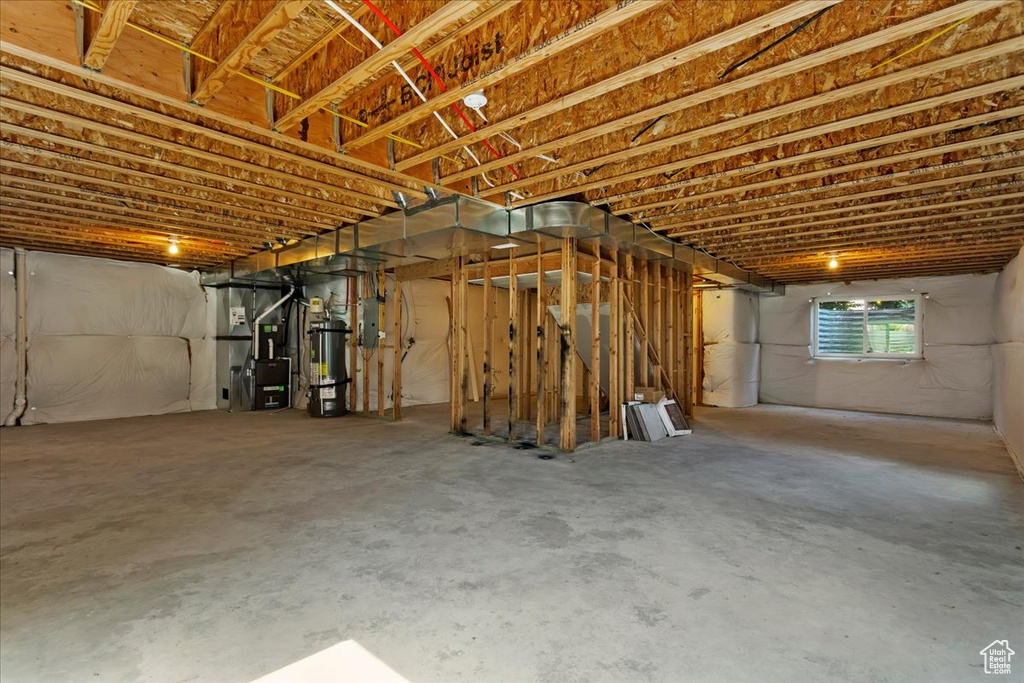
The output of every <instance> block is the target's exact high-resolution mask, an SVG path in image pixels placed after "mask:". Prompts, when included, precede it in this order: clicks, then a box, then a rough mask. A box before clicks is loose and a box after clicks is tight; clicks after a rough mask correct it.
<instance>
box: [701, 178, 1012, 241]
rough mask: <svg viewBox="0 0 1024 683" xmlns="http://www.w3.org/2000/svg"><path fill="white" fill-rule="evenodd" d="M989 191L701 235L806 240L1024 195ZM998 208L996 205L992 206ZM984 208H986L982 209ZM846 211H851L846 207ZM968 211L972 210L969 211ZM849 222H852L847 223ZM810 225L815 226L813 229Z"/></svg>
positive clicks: (723, 238) (924, 218) (705, 238)
mask: <svg viewBox="0 0 1024 683" xmlns="http://www.w3.org/2000/svg"><path fill="white" fill-rule="evenodd" d="M986 189H987V190H988V192H986V194H985V195H984V196H981V197H974V198H972V199H962V200H959V201H952V202H941V203H937V204H926V205H923V206H908V205H906V203H904V202H900V201H899V200H893V201H892V202H885V204H887V205H896V206H902V207H903V208H899V209H893V210H891V211H872V212H864V211H863V209H862V208H861V207H858V209H857V212H856V213H854V214H853V215H847V216H842V217H840V218H830V219H829V220H827V221H807V222H798V223H797V222H793V223H783V224H782V225H776V226H772V227H769V228H754V229H741V228H742V227H743V226H736V227H731V226H730V229H729V230H726V231H722V232H721V233H720V234H715V235H704V236H703V237H702V238H701V243H702V244H717V243H720V242H722V241H728V242H739V241H742V240H744V239H747V238H750V237H756V238H757V239H764V238H765V237H768V238H770V237H772V236H786V235H787V234H789V233H792V232H794V231H799V234H800V238H801V239H804V238H806V237H807V236H809V235H814V234H818V233H821V232H834V231H836V230H844V229H847V228H849V229H856V228H857V227H858V226H860V225H861V224H862V223H861V222H862V221H865V220H870V221H877V220H878V219H880V218H886V217H892V216H899V215H902V214H908V213H910V214H914V215H913V216H912V217H911V218H909V219H906V220H905V221H902V222H907V223H920V222H927V221H928V220H934V219H935V218H936V217H939V218H941V217H943V216H948V215H964V214H963V213H962V212H961V211H953V209H963V208H964V207H972V206H978V205H980V204H992V203H995V202H1004V201H1006V200H1008V199H1014V198H1018V197H1022V196H1024V192H1013V190H1015V189H1024V188H1022V187H1021V186H1020V185H1013V184H1011V185H1008V186H1006V187H1004V188H1001V189H1008V190H1011V191H1010V192H1008V193H999V192H998V191H995V189H994V188H991V187H989V188H986ZM991 208H996V207H991ZM979 210H985V209H979ZM846 211H849V210H848V209H846ZM968 213H969V212H968ZM846 224H849V225H846ZM900 224H901V221H893V222H888V223H886V225H890V226H892V225H900ZM811 228H814V229H813V230H812V229H811Z"/></svg>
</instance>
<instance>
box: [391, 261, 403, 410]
mask: <svg viewBox="0 0 1024 683" xmlns="http://www.w3.org/2000/svg"><path fill="white" fill-rule="evenodd" d="M391 310H392V315H394V317H395V331H394V338H393V339H392V340H391V343H392V344H393V349H394V356H393V361H392V362H393V364H394V367H393V368H392V369H391V370H392V382H391V383H392V388H391V394H392V395H391V419H393V420H401V419H402V283H401V282H399V280H398V276H397V275H396V276H395V292H394V294H393V295H392V297H391Z"/></svg>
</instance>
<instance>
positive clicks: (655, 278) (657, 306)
mask: <svg viewBox="0 0 1024 683" xmlns="http://www.w3.org/2000/svg"><path fill="white" fill-rule="evenodd" d="M650 270H651V285H652V287H651V289H652V294H651V309H652V311H651V312H652V314H653V315H652V318H653V320H652V319H651V318H648V319H646V320H644V325H650V326H651V331H650V335H649V336H650V338H651V339H650V342H651V346H652V348H653V349H654V355H655V356H657V358H658V362H654V361H652V362H651V370H652V375H653V377H652V379H653V382H652V383H651V386H658V385H662V386H661V389H662V391H665V392H669V391H671V389H670V388H669V387H667V386H664V382H663V381H662V373H661V371H662V366H663V364H664V362H665V350H664V349H663V348H662V347H661V341H662V339H664V333H663V331H662V324H663V320H662V311H663V308H662V301H661V280H662V277H661V264H660V263H651V268H650Z"/></svg>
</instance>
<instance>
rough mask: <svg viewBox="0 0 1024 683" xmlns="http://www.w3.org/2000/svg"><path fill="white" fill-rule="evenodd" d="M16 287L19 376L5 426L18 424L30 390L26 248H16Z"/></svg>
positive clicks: (16, 334)
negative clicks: (27, 388) (26, 387)
mask: <svg viewBox="0 0 1024 683" xmlns="http://www.w3.org/2000/svg"><path fill="white" fill-rule="evenodd" d="M14 289H15V292H16V296H17V303H16V307H17V321H16V327H15V333H14V334H15V353H17V354H18V377H17V381H16V382H17V383H16V384H15V390H14V409H13V410H11V412H10V414H9V415H8V416H7V419H5V420H4V426H5V427H13V426H15V425H16V424H18V420H19V419H21V416H22V415H24V414H25V408H27V407H28V398H27V393H28V392H27V391H26V389H25V381H26V379H27V377H26V374H27V371H28V358H27V353H28V327H27V325H26V321H25V312H26V310H27V309H28V272H27V270H26V266H25V250H24V249H15V250H14Z"/></svg>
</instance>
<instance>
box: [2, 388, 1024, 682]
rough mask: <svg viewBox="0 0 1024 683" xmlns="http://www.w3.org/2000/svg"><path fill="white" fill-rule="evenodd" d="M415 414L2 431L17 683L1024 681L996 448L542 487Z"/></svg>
mask: <svg viewBox="0 0 1024 683" xmlns="http://www.w3.org/2000/svg"><path fill="white" fill-rule="evenodd" d="M406 414H407V419H406V420H405V421H403V422H401V423H398V424H391V423H385V422H379V421H376V420H371V419H362V418H356V417H347V418H338V419H329V420H319V421H317V420H312V419H310V418H307V417H306V416H305V415H303V414H301V413H297V412H287V413H281V414H268V413H249V414H241V415H230V414H225V413H218V412H207V413H195V414H183V415H171V416H162V417H152V418H136V419H126V420H113V421H106V422H93V423H80V424H67V425H49V426H38V427H28V428H17V429H4V430H2V431H0V445H2V448H0V453H2V488H0V506H2V507H0V512H2V582H0V603H2V604H0V608H2V609H0V626H2V642H0V656H2V662H0V663H2V671H3V679H4V681H5V682H9V683H21V682H35V681H45V682H46V683H57V682H60V681H75V682H81V681H117V682H120V681H157V682H168V683H179V682H184V681H212V682H216V683H236V682H237V683H245V682H248V681H251V680H253V679H255V678H257V677H259V676H263V675H266V674H269V673H271V672H273V671H275V670H277V669H279V668H281V667H284V666H286V665H288V664H291V663H293V662H296V661H297V660H300V659H303V658H305V657H308V656H310V655H313V654H315V653H318V652H321V651H324V650H326V649H327V648H331V647H332V646H335V645H337V644H338V643H341V642H343V641H350V640H354V641H356V643H358V645H359V646H361V648H363V649H365V650H366V651H368V652H369V653H372V655H374V656H375V657H377V658H378V659H379V660H380V662H383V663H384V664H386V665H387V666H388V667H390V668H391V669H392V670H393V671H394V672H397V673H398V674H400V675H401V676H403V677H405V678H406V679H408V680H409V681H413V682H416V683H420V682H423V683H425V682H428V681H446V682H448V681H496V682H503V683H504V682H509V681H552V682H559V683H562V682H572V681H593V682H597V681H670V682H678V681H687V680H692V681H787V682H789V681H900V682H903V681H927V682H929V683H934V682H935V681H966V680H975V679H981V678H983V677H984V675H983V674H982V669H981V666H982V659H981V656H980V654H979V651H980V650H981V649H982V648H983V647H985V646H986V645H988V644H989V643H990V642H992V641H993V640H995V639H997V638H998V639H1004V638H1006V639H1009V642H1010V646H1011V647H1014V648H1015V649H1016V650H1017V651H1018V652H1024V649H1022V648H1024V617H1022V615H1024V551H1022V549H1021V546H1022V544H1024V484H1022V482H1021V480H1020V479H1019V478H1018V477H1017V475H1016V474H1015V472H1014V470H1013V466H1012V464H1011V461H1010V459H1009V457H1008V456H1007V455H1006V453H1005V451H1004V450H1003V448H1002V445H1001V444H1000V442H999V441H998V439H997V437H996V436H995V435H994V433H993V432H992V429H991V426H990V425H988V424H983V423H971V422H957V421H942V420H927V419H918V418H898V417H891V416H878V415H867V414H858V413H844V412H836V411H819V410H809V409H802V408H786V407H779V406H759V407H757V408H753V409H746V410H724V409H705V410H700V411H699V412H698V414H697V422H696V425H695V430H696V431H695V433H694V434H693V435H692V436H689V437H681V438H677V439H672V440H666V441H662V442H659V443H657V444H640V443H627V444H622V443H605V444H600V445H598V446H595V447H593V448H589V449H587V450H585V451H581V452H579V453H577V454H576V455H574V456H559V457H558V458H556V459H554V460H540V459H538V458H537V451H535V450H515V449H512V448H509V447H507V446H504V445H495V444H493V443H489V442H483V441H482V440H478V439H473V438H457V437H452V436H448V435H447V434H445V430H446V428H447V409H446V408H445V407H443V406H442V407H435V406H431V407H421V408H410V409H408V410H407V411H406ZM1019 656H1021V657H1022V660H1021V662H1020V663H1019V664H1018V663H1017V662H1014V669H1015V675H1018V676H1019V675H1020V674H1024V655H1019ZM1018 672H1019V673H1018Z"/></svg>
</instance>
